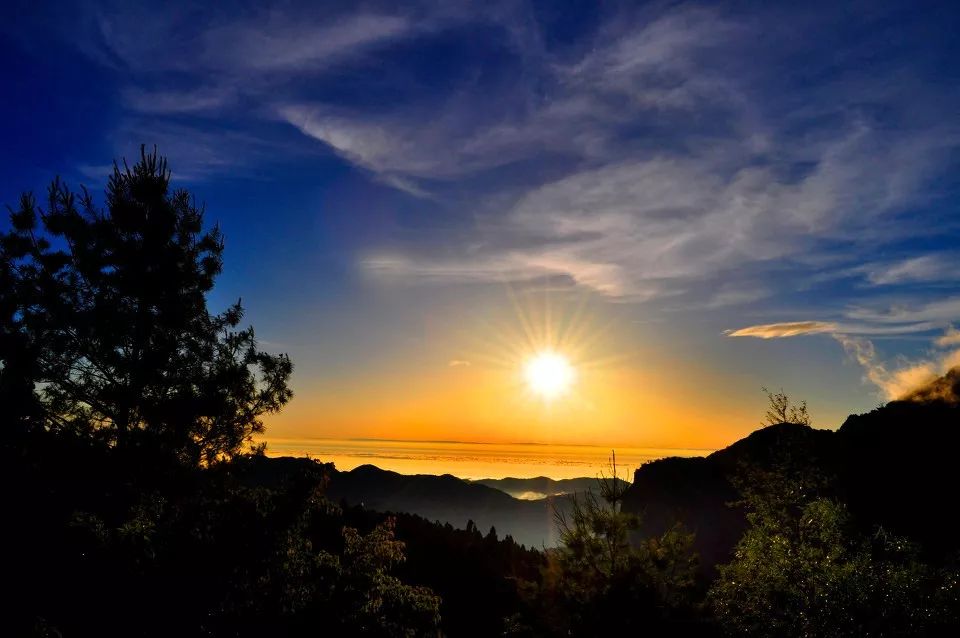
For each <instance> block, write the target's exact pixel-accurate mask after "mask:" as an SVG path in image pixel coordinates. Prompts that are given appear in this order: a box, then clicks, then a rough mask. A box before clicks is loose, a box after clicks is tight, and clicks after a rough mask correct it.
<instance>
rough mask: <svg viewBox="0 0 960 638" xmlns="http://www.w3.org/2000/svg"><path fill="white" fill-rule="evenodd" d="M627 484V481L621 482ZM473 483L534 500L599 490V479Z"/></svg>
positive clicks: (539, 479)
mask: <svg viewBox="0 0 960 638" xmlns="http://www.w3.org/2000/svg"><path fill="white" fill-rule="evenodd" d="M621 482H622V483H623V484H626V481H621ZM471 483H479V484H480V485H486V486H487V487H492V488H495V489H498V490H500V491H501V492H506V493H507V494H509V495H510V496H512V497H514V498H519V499H525V500H532V499H540V498H546V497H547V496H560V495H563V494H575V493H577V492H587V491H591V490H595V489H596V488H597V479H596V478H590V477H581V478H572V479H552V478H547V477H546V476H537V477H535V478H512V477H508V478H502V479H490V478H487V479H477V480H474V481H471Z"/></svg>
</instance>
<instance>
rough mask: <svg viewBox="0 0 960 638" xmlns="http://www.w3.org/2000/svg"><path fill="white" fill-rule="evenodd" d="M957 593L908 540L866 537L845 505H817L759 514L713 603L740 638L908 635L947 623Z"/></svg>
mask: <svg viewBox="0 0 960 638" xmlns="http://www.w3.org/2000/svg"><path fill="white" fill-rule="evenodd" d="M958 594H960V581H958V580H957V576H956V575H955V574H948V573H942V572H940V571H938V570H935V569H932V568H930V567H929V566H927V565H925V564H924V563H922V562H921V561H920V559H919V556H918V552H917V548H916V547H914V546H913V545H911V544H910V543H909V542H907V541H906V540H905V539H903V538H899V537H896V536H892V535H888V534H885V533H878V534H877V535H875V536H873V537H864V536H862V535H860V534H859V533H858V532H857V531H856V530H855V528H854V526H853V522H852V520H851V517H850V514H849V513H848V511H847V510H846V508H845V507H844V506H843V505H842V504H840V503H837V502H835V501H832V500H829V499H815V500H813V501H811V502H810V503H808V504H807V505H806V506H805V507H804V508H803V509H802V511H801V512H800V514H799V516H797V517H796V518H794V519H793V520H790V521H789V522H787V521H782V520H776V519H774V518H768V517H766V516H758V517H757V518H756V519H755V522H754V525H753V526H752V527H751V528H750V529H749V530H748V531H747V533H746V534H745V535H744V537H743V539H742V540H741V541H740V544H739V545H738V546H737V550H736V555H735V558H734V560H733V561H732V562H731V563H730V564H728V565H726V566H723V567H721V569H720V576H719V578H718V580H717V582H716V584H715V585H714V587H713V589H712V590H711V592H710V600H711V603H712V605H713V609H714V611H715V613H716V615H717V617H718V619H719V620H720V621H721V622H722V623H723V624H724V626H725V627H726V628H727V629H728V630H729V631H730V632H731V633H732V634H735V635H745V636H769V635H777V636H867V635H869V636H904V635H926V634H927V633H928V632H930V631H932V630H933V629H934V628H935V627H937V626H945V623H947V622H949V621H950V620H951V618H950V615H949V613H948V610H949V609H951V608H953V609H956V602H957V601H956V596H957V595H958ZM951 598H952V599H953V601H952V603H951V600H950V599H951ZM952 620H953V622H955V621H956V619H952Z"/></svg>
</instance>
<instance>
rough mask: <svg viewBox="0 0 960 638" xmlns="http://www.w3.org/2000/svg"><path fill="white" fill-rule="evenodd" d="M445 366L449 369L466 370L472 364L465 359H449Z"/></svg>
mask: <svg viewBox="0 0 960 638" xmlns="http://www.w3.org/2000/svg"><path fill="white" fill-rule="evenodd" d="M447 365H448V366H449V367H451V368H468V367H470V366H471V365H473V364H472V363H470V362H469V361H467V360H466V359H450V361H449V363H447Z"/></svg>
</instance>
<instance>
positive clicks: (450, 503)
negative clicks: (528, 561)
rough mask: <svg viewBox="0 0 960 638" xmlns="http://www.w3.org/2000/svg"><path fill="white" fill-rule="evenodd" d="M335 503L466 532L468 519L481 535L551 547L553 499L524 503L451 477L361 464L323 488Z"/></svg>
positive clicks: (333, 475) (335, 473)
mask: <svg viewBox="0 0 960 638" xmlns="http://www.w3.org/2000/svg"><path fill="white" fill-rule="evenodd" d="M327 496H328V498H330V499H331V500H333V501H335V502H336V501H341V500H342V501H346V502H347V503H349V504H350V505H363V507H365V508H367V509H372V510H377V511H381V512H409V513H412V514H417V515H419V516H422V517H424V518H426V519H428V520H431V521H440V522H442V523H450V524H451V525H453V526H454V527H458V528H464V527H465V526H466V525H467V521H470V520H472V521H473V522H474V523H475V525H476V527H477V528H478V529H480V530H483V531H486V530H489V529H490V527H491V526H493V527H496V528H497V531H498V533H499V534H500V536H505V535H511V536H513V538H514V539H515V540H516V541H517V542H518V543H522V544H524V545H527V546H532V547H541V546H544V545H546V546H552V545H555V544H556V542H557V537H556V533H555V530H554V529H553V527H554V526H553V511H552V505H553V503H554V499H544V500H539V501H525V500H520V499H516V498H513V497H512V496H510V495H508V494H506V493H504V492H502V491H500V490H498V489H494V488H492V487H487V486H486V485H481V484H478V483H471V482H469V481H465V480H463V479H459V478H457V477H455V476H452V475H450V474H444V475H442V476H434V475H431V474H416V475H404V474H398V473H396V472H390V471H387V470H381V469H380V468H378V467H375V466H373V465H361V466H359V467H357V468H354V469H353V470H350V471H349V472H339V471H333V472H331V473H330V482H329V484H328V486H327Z"/></svg>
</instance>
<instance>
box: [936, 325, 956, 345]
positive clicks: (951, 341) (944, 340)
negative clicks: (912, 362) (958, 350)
mask: <svg viewBox="0 0 960 638" xmlns="http://www.w3.org/2000/svg"><path fill="white" fill-rule="evenodd" d="M934 343H935V344H936V345H937V346H939V347H941V348H946V347H949V346H960V330H957V329H956V328H954V327H953V326H950V327H949V328H947V331H946V332H945V333H944V334H943V336H942V337H939V338H938V339H937V340H936V341H935V342H934Z"/></svg>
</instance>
